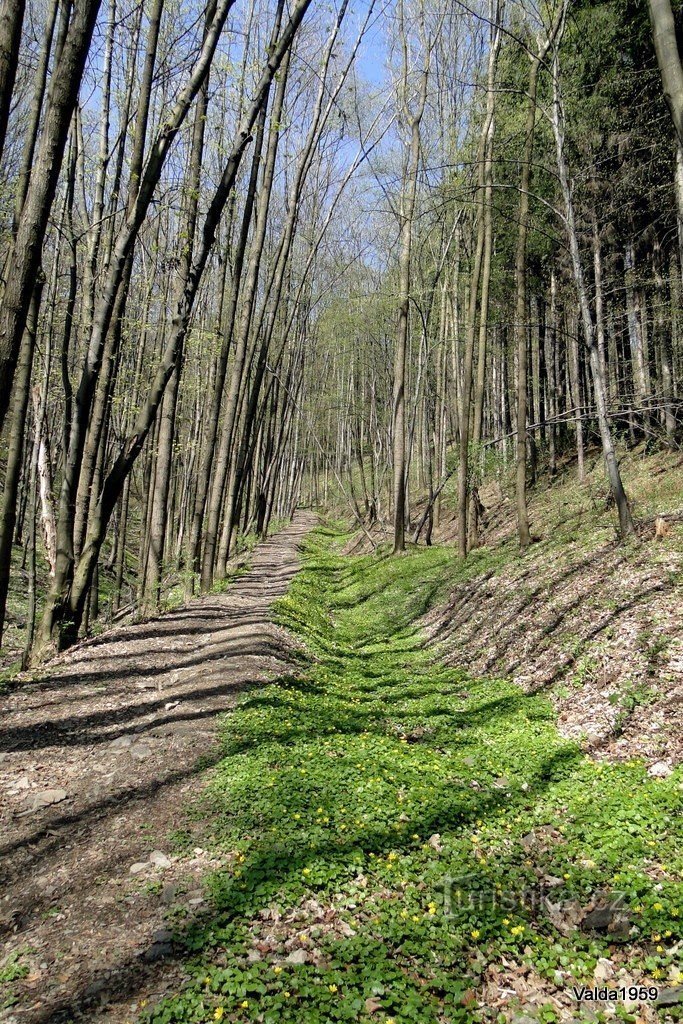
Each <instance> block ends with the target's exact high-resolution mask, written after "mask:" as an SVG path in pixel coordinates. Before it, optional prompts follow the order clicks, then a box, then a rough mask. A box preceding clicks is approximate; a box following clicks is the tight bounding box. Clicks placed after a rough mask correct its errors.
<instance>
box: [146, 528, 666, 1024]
mask: <svg viewBox="0 0 683 1024" xmlns="http://www.w3.org/2000/svg"><path fill="white" fill-rule="evenodd" d="M338 541H339V537H338V535H337V534H336V533H335V532H334V531H333V530H324V529H321V530H318V531H316V533H314V534H313V535H312V536H311V537H310V538H309V541H308V543H307V552H306V561H305V566H304V569H303V570H302V572H301V573H299V575H298V576H297V577H296V578H295V580H294V582H293V583H292V585H291V587H290V590H289V592H288V594H287V596H286V597H285V598H284V599H282V600H281V601H280V602H279V606H278V615H279V619H280V621H281V623H282V624H283V625H285V626H287V627H288V628H289V629H290V630H291V631H292V632H294V633H296V634H297V635H298V636H299V637H300V638H301V639H302V640H303V641H304V642H305V645H306V648H307V655H306V658H305V660H304V663H303V668H302V671H301V673H300V674H299V675H298V676H297V677H287V678H281V679H279V680H277V681H275V682H273V683H272V684H270V685H267V686H265V687H262V688H259V689H258V690H256V689H254V690H252V691H251V692H250V693H248V694H247V695H245V697H244V698H243V699H242V701H241V703H240V704H239V706H238V708H237V709H236V711H235V712H234V713H232V714H231V715H230V716H228V717H227V718H226V720H225V723H224V736H223V743H224V758H223V760H222V761H221V762H220V764H219V765H218V768H217V770H216V771H215V773H214V775H213V779H212V782H211V784H210V785H209V787H208V789H207V791H206V792H205V795H204V796H203V798H202V799H201V801H200V803H199V804H198V805H197V806H196V807H195V818H196V820H197V821H198V822H199V821H201V823H202V826H201V827H202V828H203V830H204V832H203V835H202V840H203V842H204V845H205V846H206V847H207V848H208V849H210V850H211V851H212V852H213V853H215V854H216V855H217V856H219V857H221V859H222V863H223V865H224V866H223V868H222V869H221V870H220V871H218V872H216V873H215V874H214V875H213V876H212V877H211V878H210V881H209V883H208V887H209V892H210V896H211V900H212V912H211V915H210V918H208V919H207V920H205V921H204V923H202V924H201V925H195V926H193V927H191V928H188V929H186V930H185V931H184V932H182V933H179V935H178V938H179V941H181V942H182V943H184V944H185V946H186V948H187V951H188V953H191V954H193V955H194V957H195V959H194V960H191V961H190V963H191V967H190V975H191V977H190V979H189V981H188V983H187V984H186V985H185V987H184V988H183V989H182V990H181V991H180V992H179V993H178V994H177V995H176V996H174V997H172V998H170V999H167V1000H165V1001H164V1002H163V1003H161V1004H160V1005H159V1006H158V1007H156V1008H155V1009H154V1010H152V1011H151V1012H150V1013H149V1014H148V1016H147V1018H146V1019H148V1020H151V1021H153V1022H155V1024H162V1022H183V1024H190V1022H208V1021H215V1020H221V1019H223V1020H230V1021H245V1022H246V1021H254V1022H256V1021H262V1022H264V1024H275V1022H280V1021H296V1022H301V1024H318V1022H334V1021H361V1022H367V1024H370V1022H383V1024H389V1022H391V1021H393V1022H395V1024H398V1022H401V1024H407V1022H422V1024H436V1022H454V1024H455V1022H458V1021H460V1022H465V1021H466V1022H470V1021H471V1022H475V1021H488V1020H499V1021H504V1020H507V1019H509V1018H510V1015H511V1014H513V1013H514V1012H515V1006H516V1007H517V1011H519V1010H520V1009H523V1010H524V1012H525V1013H526V1014H527V1016H528V1015H533V1019H537V1020H541V1021H546V1022H550V1021H555V1020H560V1019H567V1018H566V1013H565V1016H561V1015H560V1014H561V1013H562V1012H564V1011H561V1010H560V1009H558V1006H557V1005H556V1004H555V1003H553V998H552V997H553V995H557V994H559V993H564V994H565V995H566V992H567V991H568V990H570V989H571V985H572V984H573V983H574V982H576V983H586V984H592V983H593V978H594V970H595V968H596V964H597V962H598V960H599V959H600V958H607V959H609V960H610V962H611V963H612V964H613V965H614V969H615V971H617V972H618V971H619V970H622V971H625V972H627V974H626V975H622V977H628V978H632V979H637V980H639V981H640V982H643V983H645V982H646V981H647V982H649V983H651V984H656V985H659V986H669V987H672V986H675V985H676V984H678V983H679V982H680V980H681V978H680V972H679V961H678V954H677V949H678V946H677V944H678V943H679V942H680V941H681V940H683V927H682V923H681V917H680V912H681V907H682V906H683V899H682V896H683V887H682V885H681V878H682V872H683V842H682V839H683V821H682V820H681V816H680V806H681V786H682V783H681V774H680V772H676V773H674V774H673V775H671V776H670V777H669V778H667V779H665V780H653V779H651V778H649V777H648V775H647V773H646V772H645V770H644V768H643V766H642V765H640V764H635V763H634V764H618V765H610V764H606V763H596V762H593V761H591V760H590V759H588V758H586V757H585V756H584V755H583V754H582V753H581V751H580V750H579V748H578V747H577V746H575V745H574V744H572V743H570V742H568V741H566V740H564V739H562V737H561V736H560V735H559V733H558V731H557V729H556V727H555V724H554V715H553V710H552V706H551V704H550V702H549V701H548V700H547V698H546V697H545V696H543V695H532V696H526V695H524V694H523V693H522V692H521V691H520V690H519V689H517V688H516V687H515V686H514V685H513V684H511V683H509V682H506V681H503V680H500V679H491V678H484V679H475V678H470V677H469V676H468V675H467V673H466V671H465V670H464V669H460V670H453V669H446V668H444V667H443V666H442V665H441V664H439V662H438V660H437V658H436V657H435V652H434V651H433V650H432V651H430V650H429V649H427V648H426V647H425V646H424V642H423V637H422V634H421V632H420V630H419V628H418V620H419V618H420V616H421V615H422V614H423V613H424V612H425V611H427V610H428V609H429V608H430V607H431V606H432V605H433V604H434V603H435V602H437V601H440V600H442V599H443V598H444V597H445V595H446V594H447V592H448V590H449V588H450V587H452V586H453V585H454V583H456V582H458V580H462V579H464V578H465V574H470V573H472V574H474V573H476V572H480V571H481V570H482V569H485V568H487V567H489V568H495V564H493V565H489V564H488V563H489V562H491V561H493V562H494V563H495V559H500V558H501V557H504V556H503V555H501V553H500V552H498V554H495V555H494V554H491V553H486V552H477V553H475V556H474V557H473V558H472V559H471V560H468V563H467V565H466V566H463V565H462V563H460V562H458V561H457V560H456V559H455V558H454V557H453V554H452V552H451V551H450V550H447V549H445V548H432V549H421V550H419V551H418V550H413V551H411V552H409V553H408V554H406V555H405V556H404V557H400V558H389V557H385V556H381V555H368V556H359V557H355V558H350V557H342V556H341V555H338V554H336V553H334V552H335V548H336V546H337V542H338ZM487 560H488V561H487ZM599 892H608V893H610V894H611V895H612V897H613V898H614V894H616V893H617V892H618V893H620V894H622V895H621V896H620V900H621V902H622V904H623V908H624V911H623V913H624V916H625V917H626V928H627V932H626V934H624V935H623V936H622V937H621V938H616V937H614V936H610V935H609V934H606V933H600V932H589V931H583V930H581V929H577V928H571V927H570V928H564V926H563V921H562V914H563V912H564V911H562V909H557V908H558V907H559V908H563V907H572V906H574V907H576V906H580V907H585V906H588V905H590V903H591V900H594V898H595V896H596V894H597V893H599ZM553 908H554V909H553ZM565 931H566V932H567V934H565ZM492 969H493V970H500V971H501V972H502V974H503V976H505V972H506V971H507V972H508V973H510V972H512V973H514V972H515V971H521V972H522V973H525V974H526V979H527V981H526V984H527V985H528V986H530V988H531V989H532V990H533V991H534V993H535V999H534V1001H533V1006H532V1005H531V1002H530V1001H529V1000H527V1002H524V1000H522V1001H521V1003H519V1004H515V1001H514V999H511V1000H509V1001H508V1003H507V1004H506V1010H505V1011H503V1010H502V1009H501V1008H500V1006H497V1007H494V1006H493V1005H489V1003H490V1002H491V1000H489V997H488V996H487V995H486V993H487V992H488V991H489V990H490V989H489V988H487V987H486V984H487V982H491V980H492V977H493V976H492V974H491V971H492ZM618 977H619V975H618V974H617V980H616V981H615V982H614V984H618V983H619V981H618ZM500 984H501V985H504V982H503V981H501V982H500ZM494 988H495V986H494ZM608 1010H609V1012H611V1013H615V1012H616V1014H617V1015H618V1016H619V1017H620V1018H623V1019H626V1020H633V1021H635V1020H636V1019H637V1017H636V1016H634V1015H631V1014H629V1012H627V1010H626V1009H625V1008H624V1007H623V1006H619V1007H616V1008H615V1006H614V1004H610V1007H608ZM582 1012H583V1011H581V1010H580V1008H579V1006H578V1004H575V1015H574V1017H573V1019H575V1020H588V1019H591V1020H599V1019H602V1018H603V1016H604V1014H603V1013H602V1011H601V1010H600V1009H599V1008H598V1009H597V1011H595V1013H594V1015H593V1016H590V1017H589V1016H582V1015H581V1014H582ZM661 1012H662V1013H664V1012H666V1013H667V1014H670V1016H669V1018H667V1019H681V1017H680V1015H679V1016H676V1014H677V1012H678V1011H676V1010H675V1009H674V1010H667V1011H661ZM596 1014H597V1015H596ZM663 1019H664V1018H663Z"/></svg>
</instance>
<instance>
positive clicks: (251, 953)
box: [247, 949, 263, 964]
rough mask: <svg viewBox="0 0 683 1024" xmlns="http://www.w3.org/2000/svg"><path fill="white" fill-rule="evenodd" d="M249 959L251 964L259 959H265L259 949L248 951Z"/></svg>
mask: <svg viewBox="0 0 683 1024" xmlns="http://www.w3.org/2000/svg"><path fill="white" fill-rule="evenodd" d="M247 960H248V961H249V963H250V964H254V963H256V962H257V961H258V960H263V957H262V956H261V954H260V953H259V951H258V949H250V950H249V952H248V953H247Z"/></svg>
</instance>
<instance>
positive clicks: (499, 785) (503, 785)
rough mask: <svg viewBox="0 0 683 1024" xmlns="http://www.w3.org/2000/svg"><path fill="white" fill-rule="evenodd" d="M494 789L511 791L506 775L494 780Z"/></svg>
mask: <svg viewBox="0 0 683 1024" xmlns="http://www.w3.org/2000/svg"><path fill="white" fill-rule="evenodd" d="M493 788H494V789H509V788H510V780H509V779H506V778H505V776H504V775H501V776H500V778H499V779H494V780H493Z"/></svg>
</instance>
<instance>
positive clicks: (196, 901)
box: [187, 896, 204, 907]
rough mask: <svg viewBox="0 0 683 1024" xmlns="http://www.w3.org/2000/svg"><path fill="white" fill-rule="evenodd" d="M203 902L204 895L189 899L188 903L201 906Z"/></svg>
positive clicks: (191, 905)
mask: <svg viewBox="0 0 683 1024" xmlns="http://www.w3.org/2000/svg"><path fill="white" fill-rule="evenodd" d="M203 902H204V897H203V896H195V898H194V899H192V900H188V901H187V905H188V907H199V906H201V904H202V903H203Z"/></svg>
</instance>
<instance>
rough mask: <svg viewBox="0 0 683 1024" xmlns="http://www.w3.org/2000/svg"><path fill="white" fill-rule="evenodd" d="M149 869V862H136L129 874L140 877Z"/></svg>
mask: <svg viewBox="0 0 683 1024" xmlns="http://www.w3.org/2000/svg"><path fill="white" fill-rule="evenodd" d="M148 867H149V861H146V860H145V861H141V860H139V861H136V862H135V864H131V866H130V868H129V873H130V874H131V875H139V874H140V872H141V871H145V870H146V869H147V868H148Z"/></svg>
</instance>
